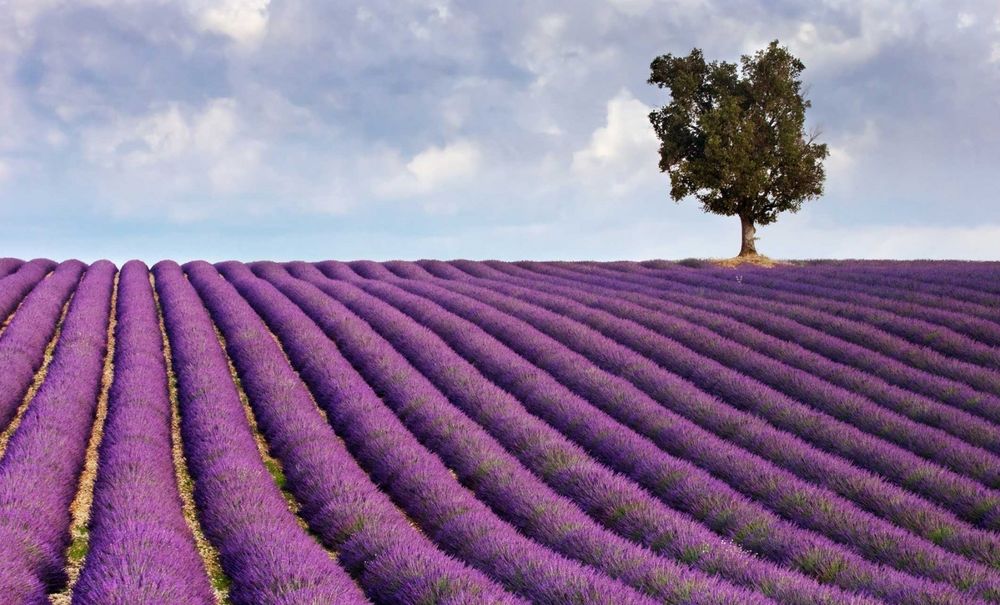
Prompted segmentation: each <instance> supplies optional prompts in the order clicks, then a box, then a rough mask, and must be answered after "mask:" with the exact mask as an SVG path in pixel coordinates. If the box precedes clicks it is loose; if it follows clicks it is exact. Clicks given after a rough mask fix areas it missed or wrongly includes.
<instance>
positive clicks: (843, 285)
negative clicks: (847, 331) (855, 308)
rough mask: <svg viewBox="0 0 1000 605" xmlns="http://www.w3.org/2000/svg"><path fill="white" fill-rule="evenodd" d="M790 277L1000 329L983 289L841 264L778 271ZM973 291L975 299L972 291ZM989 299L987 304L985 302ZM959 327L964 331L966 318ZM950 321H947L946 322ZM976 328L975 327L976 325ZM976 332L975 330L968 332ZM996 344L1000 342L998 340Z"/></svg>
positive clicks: (998, 311)
mask: <svg viewBox="0 0 1000 605" xmlns="http://www.w3.org/2000/svg"><path fill="white" fill-rule="evenodd" d="M775 275H776V276H781V277H783V278H786V279H793V280H795V281H800V282H805V283H811V284H816V285H826V286H830V287H834V288H837V289H838V290H840V291H843V290H845V289H846V290H848V291H850V292H863V293H865V294H867V295H871V296H875V297H877V299H879V300H878V301H877V303H878V304H880V305H884V304H886V303H888V302H895V303H904V304H905V305H906V306H907V307H908V308H910V309H912V310H913V311H914V312H916V313H918V314H919V316H923V314H924V313H926V312H931V313H936V310H937V309H941V310H944V311H947V312H949V313H953V314H957V315H959V316H961V315H965V316H968V317H970V318H973V319H975V323H976V325H979V322H981V321H982V322H984V323H985V327H986V329H989V330H997V329H1000V309H997V308H996V307H991V306H990V304H991V303H993V304H995V297H990V296H988V295H984V294H983V293H981V292H975V291H971V292H970V291H968V290H967V289H964V290H963V292H962V293H958V292H956V291H955V288H952V289H950V290H948V289H946V288H943V287H942V289H938V288H936V287H935V286H934V284H924V283H921V282H914V281H913V280H908V279H906V278H900V277H896V276H895V275H893V274H891V273H889V272H887V271H882V272H880V273H878V274H871V273H859V272H857V271H855V270H852V269H851V268H850V266H837V267H834V268H831V269H821V268H814V269H808V270H803V269H802V268H801V267H793V268H789V269H784V270H779V272H776V273H775ZM969 294H972V299H973V300H970V299H969V298H968V295H969ZM982 302H986V303H987V304H985V305H984V304H982ZM958 321H959V322H960V323H958V324H956V326H954V327H955V329H957V330H958V331H963V330H964V329H965V328H964V327H962V323H963V322H964V320H963V319H961V318H959V320H958ZM946 325H947V324H946ZM973 329H974V328H973ZM967 333H968V334H970V335H972V333H969V332H967ZM992 344H994V345H995V344H996V341H995V340H994V342H993V343H992Z"/></svg>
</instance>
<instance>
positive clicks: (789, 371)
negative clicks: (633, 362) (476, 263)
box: [502, 275, 1000, 504]
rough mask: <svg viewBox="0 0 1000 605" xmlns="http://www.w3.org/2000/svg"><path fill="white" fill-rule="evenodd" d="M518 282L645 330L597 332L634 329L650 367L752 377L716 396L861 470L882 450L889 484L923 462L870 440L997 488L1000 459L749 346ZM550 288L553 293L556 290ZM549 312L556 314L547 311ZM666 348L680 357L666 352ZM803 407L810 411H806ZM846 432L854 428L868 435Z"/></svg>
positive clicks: (977, 491)
mask: <svg viewBox="0 0 1000 605" xmlns="http://www.w3.org/2000/svg"><path fill="white" fill-rule="evenodd" d="M502 279H503V281H504V284H503V285H504V286H509V285H510V284H511V277H510V276H509V275H504V276H502ZM521 283H522V285H523V284H528V285H529V287H530V288H531V289H532V290H533V293H537V292H538V290H540V289H541V290H544V291H545V292H547V293H550V294H553V295H555V296H557V297H558V296H567V295H568V296H570V297H571V298H572V299H573V300H574V301H578V302H583V303H586V304H587V305H588V306H589V307H592V308H596V309H600V310H603V311H606V312H607V313H610V314H611V315H603V314H601V313H599V312H591V313H590V314H589V315H590V317H591V322H595V321H596V322H598V323H601V322H602V320H604V319H607V318H608V317H611V316H614V317H618V318H624V319H628V320H631V321H632V322H635V323H638V324H641V325H643V326H645V327H646V328H649V329H650V330H652V331H653V332H655V333H656V334H657V335H653V334H652V333H650V332H648V331H635V330H634V329H633V328H634V325H635V323H628V322H621V321H619V322H617V323H615V322H612V323H611V324H610V325H607V326H605V327H604V328H599V329H601V330H602V331H603V332H604V333H605V334H607V335H609V337H611V338H613V339H616V340H618V339H619V337H618V336H617V334H618V333H619V332H617V331H616V327H617V330H623V331H626V332H627V331H630V330H631V331H632V332H633V334H632V336H631V339H630V340H629V346H630V347H632V348H633V349H635V350H638V351H639V352H642V353H645V354H647V355H651V356H653V357H652V358H653V359H654V360H659V358H660V357H667V356H669V357H671V358H672V359H674V360H675V364H678V365H683V364H684V361H683V360H684V359H688V360H689V362H688V363H687V366H684V367H686V368H687V369H682V370H679V372H680V373H682V374H685V375H688V374H690V373H691V370H690V367H693V366H695V365H697V364H698V359H699V358H697V357H696V356H695V354H697V355H700V356H702V357H704V358H708V359H711V360H713V361H714V362H718V364H717V365H715V366H712V367H713V369H716V370H718V372H713V374H714V375H716V376H718V375H722V376H728V377H730V379H731V380H735V379H736V377H735V375H734V374H733V373H732V371H733V370H735V371H739V372H742V373H743V374H745V375H747V376H749V377H752V379H750V380H748V381H747V386H746V388H745V389H744V390H743V391H742V392H738V391H737V390H736V389H735V388H732V389H728V390H727V389H721V387H715V388H716V389H717V390H718V392H717V394H719V395H721V396H722V397H723V398H725V399H726V400H727V401H730V402H733V403H736V404H738V405H740V406H752V405H753V403H751V402H750V400H759V399H760V398H761V397H766V398H768V399H770V400H772V403H771V406H772V407H774V408H777V409H779V410H780V414H781V422H779V423H778V424H780V425H781V426H783V428H785V429H786V430H791V431H795V430H796V428H797V427H799V426H809V427H812V431H813V432H814V433H816V434H814V435H803V437H804V438H806V439H809V440H816V439H818V440H819V444H820V445H821V447H823V448H824V449H831V450H833V451H837V452H838V453H841V455H844V456H846V457H849V458H850V459H851V460H853V461H855V462H856V463H858V464H862V465H863V464H864V462H865V461H866V460H867V459H868V457H869V456H870V455H871V452H872V451H876V450H873V449H872V448H879V449H880V450H881V453H880V456H881V458H880V459H879V461H878V462H881V463H883V464H889V463H891V464H892V466H891V468H890V469H889V470H888V471H887V470H885V469H883V468H879V469H876V470H877V472H881V473H884V474H886V475H888V476H890V477H905V476H908V474H909V473H911V472H913V469H914V468H919V467H920V466H921V465H922V464H923V461H922V460H921V459H920V458H917V457H916V456H913V455H909V454H907V453H906V452H904V451H903V450H900V449H898V448H893V447H889V448H888V449H886V444H884V443H882V442H880V441H879V440H878V439H874V438H873V436H874V437H877V438H879V439H882V440H885V441H887V442H892V443H895V444H896V445H898V446H899V447H900V448H905V449H906V450H909V451H910V452H913V453H914V454H917V455H918V456H921V457H923V458H925V459H928V460H931V461H933V462H936V463H938V464H941V465H943V466H945V467H948V468H951V469H952V470H954V471H957V472H960V473H963V474H965V475H966V476H968V477H971V478H973V479H976V480H977V481H979V482H981V483H982V484H983V485H985V486H987V487H990V488H992V487H993V486H996V485H998V484H1000V458H998V457H997V456H996V455H994V454H992V453H991V452H988V451H984V450H983V449H980V448H977V447H973V446H971V445H969V444H967V443H965V442H964V441H962V440H961V439H959V438H957V437H955V436H953V435H949V434H947V433H946V432H944V431H941V430H939V429H934V428H931V427H927V426H925V425H923V424H920V423H917V422H915V421H913V420H910V419H908V418H906V417H905V416H902V415H899V414H896V413H895V412H892V411H889V410H887V409H885V408H883V407H881V406H879V405H878V404H877V403H875V402H873V401H872V400H870V399H868V398H865V397H863V396H861V395H859V394H858V393H855V392H853V391H851V390H848V389H845V388H841V387H837V386H834V385H831V384H830V383H829V382H826V381H824V380H821V379H820V378H818V377H816V376H814V375H813V374H812V373H811V372H810V371H807V370H800V369H798V368H795V367H794V366H792V365H790V364H787V363H784V362H782V361H779V360H775V359H773V358H770V357H768V356H766V355H764V354H762V353H760V352H758V351H757V350H756V349H755V348H753V347H750V346H747V345H743V344H740V343H737V342H733V341H731V340H728V339H726V338H719V337H718V335H717V334H716V333H714V332H712V331H710V330H708V329H705V328H702V327H700V326H697V325H694V324H692V323H690V322H688V321H686V320H684V319H680V318H677V317H675V316H674V315H673V314H669V313H651V312H650V309H649V308H648V307H645V306H639V305H636V304H635V303H632V302H629V301H625V300H621V298H620V297H617V296H615V297H608V296H592V295H590V294H591V292H590V289H592V287H593V286H592V285H588V287H587V290H586V291H584V290H580V289H572V288H571V289H569V290H567V289H566V288H565V287H558V286H555V285H552V284H550V283H549V282H548V281H546V280H545V279H544V278H541V279H537V280H535V281H530V282H521ZM553 288H555V289H554V290H553ZM604 290H605V291H608V292H610V291H611V290H610V288H604ZM551 300H553V301H556V302H552V303H551V304H555V305H557V306H558V305H559V300H558V298H556V299H551ZM542 304H543V305H544V304H545V303H542ZM548 308H550V309H551V308H553V307H552V306H551V305H550V306H548ZM557 312H559V313H564V312H565V311H564V310H563V309H562V307H560V308H559V309H557ZM580 312H582V311H580V310H579V309H578V314H579V313H580ZM602 325H603V324H602ZM609 330H610V331H609ZM665 347H666V348H670V349H672V350H677V351H679V352H678V353H666V352H665ZM649 351H651V352H649ZM692 351H694V353H692ZM661 363H663V362H661ZM723 364H724V365H723ZM729 368H731V369H729ZM703 380H704V381H706V382H710V383H711V382H713V381H714V380H715V379H714V378H713V377H712V376H709V377H707V378H704V379H703ZM696 382H697V381H696ZM793 398H794V399H793ZM800 402H801V403H800ZM803 403H804V404H806V406H809V407H806V406H803V405H802V404H803ZM814 410H818V411H819V412H816V411H814ZM828 415H829V416H828ZM765 416H766V414H765ZM831 416H832V417H833V418H836V419H837V420H832V419H831V418H830V417H831ZM772 422H774V421H772ZM781 423H784V424H781ZM851 427H857V429H860V431H865V433H861V432H860V431H858V430H855V429H854V428H851ZM824 432H825V435H824V434H823V433H824ZM983 434H984V435H987V436H991V435H992V438H996V435H997V433H996V432H995V431H993V430H991V428H990V427H989V425H988V424H987V426H986V427H984V430H983ZM949 479H950V482H951V485H952V487H951V488H949V495H950V490H951V489H957V490H959V491H960V492H963V493H966V494H967V496H969V497H971V496H972V495H975V501H976V502H982V501H983V499H984V498H986V499H989V498H994V499H998V500H1000V495H997V494H995V493H994V492H992V491H985V492H984V491H983V489H982V487H981V486H980V485H978V484H977V483H976V482H975V481H971V480H969V479H965V478H962V477H950V478H949ZM897 481H902V479H897ZM956 486H957V487H956ZM933 497H935V498H937V499H939V500H940V501H943V502H947V503H949V504H950V503H951V502H950V501H948V500H942V499H941V498H942V496H940V495H936V496H933Z"/></svg>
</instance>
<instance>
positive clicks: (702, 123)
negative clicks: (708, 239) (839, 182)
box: [649, 40, 828, 225]
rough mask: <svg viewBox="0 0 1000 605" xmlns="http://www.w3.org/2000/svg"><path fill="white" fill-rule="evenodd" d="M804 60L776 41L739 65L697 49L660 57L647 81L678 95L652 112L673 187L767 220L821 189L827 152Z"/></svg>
mask: <svg viewBox="0 0 1000 605" xmlns="http://www.w3.org/2000/svg"><path fill="white" fill-rule="evenodd" d="M804 69H805V66H804V65H803V64H802V62H801V61H799V60H798V59H796V58H795V57H794V56H792V55H791V53H789V52H788V49H787V48H785V47H782V46H779V45H778V41H777V40H775V41H774V42H771V44H769V45H768V46H767V48H765V49H763V50H760V51H758V52H757V53H755V54H754V55H753V56H749V55H744V56H743V57H742V58H741V59H740V64H739V65H736V64H734V63H727V62H725V61H713V62H711V63H709V62H706V61H705V58H704V56H703V55H702V52H701V51H700V50H699V49H697V48H696V49H694V50H692V51H691V54H689V55H688V56H686V57H674V56H672V55H669V54H667V55H663V56H660V57H657V58H656V59H654V60H653V62H652V64H651V65H650V77H649V83H650V84H654V85H656V86H658V87H659V88H665V89H667V90H668V91H669V92H670V96H671V99H670V103H669V104H667V105H664V106H663V107H661V108H659V109H656V110H655V111H653V112H651V113H650V114H649V120H650V122H651V123H652V124H653V128H654V129H655V131H656V135H657V137H659V139H660V170H661V171H663V172H666V173H668V174H669V175H670V183H671V188H670V196H671V197H672V198H673V199H674V200H675V201H680V200H681V199H683V198H685V197H687V196H694V197H696V198H697V199H698V200H699V201H700V202H701V203H702V206H703V208H704V209H705V211H706V212H712V213H714V214H722V215H726V216H732V215H738V216H740V217H741V218H743V219H744V220H746V221H748V222H749V223H751V224H760V225H766V224H768V223H772V222H774V221H775V219H777V216H778V213H780V212H784V211H786V210H788V211H792V212H795V211H797V210H799V208H800V207H801V205H802V202H804V201H805V200H808V199H812V198H816V197H819V196H820V195H822V193H823V180H824V178H825V173H824V170H823V164H822V160H823V159H824V158H825V157H826V156H827V155H828V151H827V147H826V145H825V144H820V143H816V142H815V139H816V135H815V134H814V135H812V136H807V135H806V133H805V130H804V123H805V113H806V109H807V108H808V107H809V106H810V103H809V101H808V100H806V99H805V97H804V93H803V91H802V81H801V79H800V76H801V74H802V71H803V70H804Z"/></svg>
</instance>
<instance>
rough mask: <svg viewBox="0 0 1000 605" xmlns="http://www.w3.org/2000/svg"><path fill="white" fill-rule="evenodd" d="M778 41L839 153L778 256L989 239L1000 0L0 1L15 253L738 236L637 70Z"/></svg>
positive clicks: (633, 245) (566, 248)
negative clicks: (662, 141) (660, 125)
mask: <svg viewBox="0 0 1000 605" xmlns="http://www.w3.org/2000/svg"><path fill="white" fill-rule="evenodd" d="M774 38H778V39H780V40H781V41H782V42H783V43H785V44H787V45H788V46H789V47H790V48H791V49H792V51H793V52H794V53H796V54H797V55H799V56H800V57H801V58H802V59H803V60H804V62H805V63H806V66H807V69H806V72H805V79H806V80H807V82H808V89H809V96H810V98H811V100H812V102H813V107H812V110H811V112H810V115H809V120H810V126H816V127H818V128H820V129H821V130H822V132H823V133H824V134H823V136H822V140H824V141H825V142H827V143H829V145H830V147H831V157H830V158H829V159H828V161H827V169H828V180H827V193H826V195H825V196H824V197H823V198H822V199H820V200H818V201H815V202H811V203H809V204H807V205H806V206H805V207H804V209H803V210H802V212H800V213H799V214H797V215H786V216H783V217H782V219H781V220H780V221H779V222H778V224H777V225H774V226H770V227H766V228H764V229H762V230H761V231H760V235H761V236H762V238H763V239H762V240H761V242H760V245H759V248H760V249H761V250H762V251H763V252H764V253H766V254H769V255H772V256H778V257H786V258H787V257H795V258H803V257H810V258H813V257H883V258H884V257H895V258H913V257H923V258H928V257H938V258H940V257H958V258H978V259H987V258H990V259H997V258H1000V198H998V193H997V191H998V185H1000V169H998V166H1000V117H998V116H1000V5H998V4H997V2H996V1H995V0H975V1H961V0H959V1H957V2H950V1H949V2H945V1H943V0H942V1H940V2H913V1H911V0H866V1H865V2H861V1H841V0H825V1H823V2H813V1H809V2H806V1H799V2H795V1H790V0H771V1H763V0H741V1H737V0H674V1H670V2H658V1H655V0H616V1H607V2H594V1H588V0H563V1H546V2H462V1H457V0H454V1H453V0H438V1H430V2H427V1H423V2H417V1H406V0H392V1H388V0H377V1H369V2H364V3H357V4H353V3H350V2H328V1H325V0H272V1H268V0H169V1H168V0H163V1H156V0H0V242H2V246H0V248H2V249H0V254H2V255H14V256H21V257H32V256H39V255H45V256H50V257H56V258H62V257H69V256H76V257H79V258H82V259H84V260H92V259H95V258H99V257H109V258H112V259H114V260H124V259H126V258H129V257H141V258H145V259H149V260H153V259H158V258H163V257H172V258H176V259H179V260H184V259H190V258H208V259H223V258H242V259H252V258H276V259H287V258H358V257H362V258H375V259H385V258H421V257H438V258H442V257H443V258H452V257H466V258H506V259H514V258H594V259H611V258H653V257H660V258H683V257H692V256H716V257H721V256H729V255H732V254H734V253H735V252H736V250H737V249H738V230H739V225H738V219H736V218H733V217H728V218H727V217H717V216H712V215H705V214H703V213H702V212H701V210H700V209H699V207H698V204H697V203H696V202H694V201H691V200H687V201H685V202H683V203H681V204H675V203H674V202H672V201H670V200H669V197H668V182H667V177H666V175H663V174H660V173H659V172H658V171H657V168H656V162H657V157H656V140H655V138H654V136H653V134H652V132H651V129H650V127H649V125H648V121H647V118H646V114H647V113H648V111H649V110H650V108H651V107H652V106H654V105H657V104H662V103H664V102H665V101H666V99H665V93H664V92H663V91H659V90H657V89H654V88H652V87H650V86H648V85H647V84H646V83H645V81H646V78H647V77H648V66H649V62H650V60H651V59H652V58H653V57H654V56H656V55H658V54H663V53H667V52H671V53H674V54H684V53H687V52H688V51H690V49H691V48H692V47H694V46H697V47H700V48H702V49H704V51H705V54H706V55H707V56H708V57H710V58H722V59H726V60H736V59H737V58H738V57H739V55H740V54H741V53H747V52H751V51H753V50H755V49H757V48H759V47H761V46H763V45H765V44H766V43H767V42H768V41H769V40H771V39H774Z"/></svg>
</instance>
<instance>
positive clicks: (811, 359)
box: [463, 264, 1000, 453]
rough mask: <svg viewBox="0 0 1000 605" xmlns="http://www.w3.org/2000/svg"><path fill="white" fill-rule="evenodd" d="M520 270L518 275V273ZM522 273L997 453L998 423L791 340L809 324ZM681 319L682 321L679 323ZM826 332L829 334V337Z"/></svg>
mask: <svg viewBox="0 0 1000 605" xmlns="http://www.w3.org/2000/svg"><path fill="white" fill-rule="evenodd" d="M463 266H467V267H469V270H470V271H473V272H477V271H478V272H480V274H481V275H483V276H486V275H487V274H488V273H489V272H490V271H495V270H494V269H491V268H490V267H486V266H485V265H475V264H463ZM506 268H507V269H508V270H510V271H515V272H516V271H517V270H518V268H516V267H513V268H511V267H506ZM522 271H523V270H522ZM483 272H485V273H483ZM514 275H517V274H516V273H510V274H508V273H503V274H499V273H494V274H493V276H494V277H497V278H500V279H503V280H505V281H506V280H510V279H512V277H513V276H514ZM521 275H522V276H523V274H521ZM524 279H529V280H531V281H530V282H523V283H525V284H531V287H536V284H538V283H540V282H544V283H547V284H548V287H549V288H555V287H556V286H562V287H563V289H557V290H549V291H551V292H555V293H567V292H573V293H574V294H575V295H577V296H582V295H583V294H584V293H592V294H594V296H587V297H583V298H577V300H579V301H581V302H584V303H586V304H588V305H590V306H594V305H602V304H603V305H605V307H604V308H605V309H608V310H610V305H612V304H613V306H614V310H613V311H612V312H614V313H618V312H619V309H624V308H629V309H631V310H633V311H635V312H634V313H631V315H630V319H632V320H633V321H636V322H638V323H641V324H642V325H645V326H646V327H648V328H651V329H653V330H657V327H656V324H657V322H658V321H662V320H667V321H670V322H671V323H672V324H678V323H680V325H682V326H683V329H681V330H679V331H677V330H675V331H674V332H673V333H674V335H675V337H676V338H677V339H678V340H679V341H681V342H684V344H686V345H687V346H690V347H696V346H700V345H701V344H702V343H703V342H704V341H705V339H709V340H715V339H718V338H719V337H720V336H721V337H722V338H723V339H728V340H731V341H734V342H737V343H739V344H741V345H744V346H746V347H749V348H750V349H752V350H753V351H755V352H757V353H763V354H765V355H767V356H768V357H770V358H773V359H776V360H779V361H781V362H784V363H786V364H789V365H791V366H794V367H795V368H797V369H799V370H802V371H804V372H807V373H809V374H813V375H816V376H818V377H820V378H823V379H824V380H827V381H829V382H830V383H833V384H836V385H838V386H840V387H843V388H845V389H848V390H849V391H850V392H852V393H854V394H858V395H863V396H866V397H868V398H870V399H871V400H872V401H873V402H875V403H877V404H878V405H880V406H883V407H886V408H888V409H890V410H892V411H894V412H896V413H898V414H902V415H903V416H905V417H907V418H909V419H911V420H914V421H916V422H920V423H922V424H926V425H930V426H934V427H937V428H940V429H942V430H944V431H946V432H948V433H949V434H951V435H954V436H955V437H958V438H959V439H961V440H963V441H965V442H967V443H970V444H973V445H976V446H979V447H983V448H986V449H987V450H989V451H991V452H994V453H1000V427H998V426H997V425H995V424H994V423H992V422H989V421H987V420H985V419H983V418H980V417H977V416H975V415H973V414H971V413H969V412H965V411H963V410H960V409H956V408H955V407H954V406H951V405H948V404H944V403H940V402H938V401H936V400H934V399H931V398H929V397H926V396H923V395H919V394H917V393H914V392H912V391H907V390H905V389H902V388H900V387H897V386H894V385H893V384H891V383H889V382H887V381H885V380H884V379H882V378H880V377H878V376H875V375H873V374H870V373H868V372H864V371H862V372H859V371H857V370H855V369H854V368H853V367H850V366H848V365H846V364H843V363H841V362H837V361H833V360H831V359H829V358H827V357H824V356H822V355H820V354H818V353H815V352H814V351H813V350H811V349H807V348H805V347H803V346H801V345H799V344H797V343H796V342H795V340H794V339H795V336H796V335H797V334H799V333H801V332H802V331H806V330H809V328H804V327H801V326H799V327H798V329H797V328H796V324H794V322H789V321H787V320H784V321H783V320H781V319H780V318H776V317H774V316H773V315H771V314H766V313H763V312H760V311H755V310H753V309H744V308H742V307H737V306H734V305H729V304H727V303H724V302H719V301H710V302H709V303H707V304H701V305H700V306H699V305H698V302H699V301H698V300H697V299H694V298H692V297H685V296H684V295H675V296H670V297H666V296H655V295H652V293H650V294H648V295H647V294H643V293H640V292H626V291H623V290H622V288H619V287H617V285H618V282H614V281H608V280H605V281H604V282H601V281H599V280H594V279H588V280H587V281H586V282H585V283H586V286H585V287H584V288H581V287H580V285H581V284H580V280H573V279H571V278H566V277H559V276H555V275H547V276H546V277H545V278H542V277H541V276H539V275H537V274H529V275H528V276H524ZM566 288H569V289H566ZM598 295H600V296H598ZM596 301H600V302H596ZM674 301H677V302H674ZM615 303H622V304H615ZM624 303H634V304H630V305H629V304H624ZM682 303H683V304H682ZM635 305H639V306H640V307H641V308H642V309H641V310H640V309H639V307H636V306H635ZM650 310H652V311H656V312H657V314H655V315H654V314H651V313H650ZM737 318H743V319H744V320H747V319H748V318H749V319H752V321H753V324H755V325H769V324H772V323H773V324H776V325H781V326H782V327H786V329H787V332H781V334H782V337H781V338H778V337H775V336H772V335H770V334H768V333H766V332H764V331H763V330H758V329H755V328H754V327H752V326H751V325H749V324H748V323H743V322H741V321H738V319H737ZM681 319H683V320H684V321H685V322H687V323H681V322H680V320H681ZM693 326H701V327H702V328H708V329H709V330H711V331H712V332H706V331H705V330H703V329H698V328H694V327H693ZM689 330H693V332H691V331H689ZM695 333H697V335H695ZM812 335H813V336H814V337H816V338H818V339H820V340H822V339H823V338H824V335H823V334H822V333H818V332H816V331H813V334H812ZM826 338H827V339H829V337H826ZM829 340H833V339H829ZM837 344H838V343H837V342H836V341H833V342H831V343H828V346H830V347H835V348H836V347H837ZM841 344H843V343H841ZM837 350H840V351H841V353H842V354H846V352H845V350H844V348H843V347H840V348H837ZM862 352H863V350H862ZM883 361H884V360H883Z"/></svg>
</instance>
